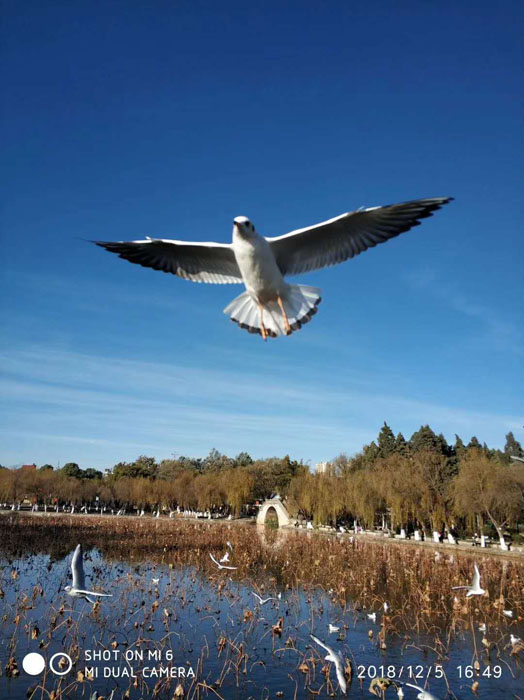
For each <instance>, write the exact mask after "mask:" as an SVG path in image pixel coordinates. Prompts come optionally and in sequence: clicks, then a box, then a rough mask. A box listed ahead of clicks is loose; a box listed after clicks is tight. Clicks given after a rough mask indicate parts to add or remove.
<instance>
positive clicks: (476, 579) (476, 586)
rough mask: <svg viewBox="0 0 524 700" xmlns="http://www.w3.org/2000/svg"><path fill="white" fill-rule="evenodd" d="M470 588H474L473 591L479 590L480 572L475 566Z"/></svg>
mask: <svg viewBox="0 0 524 700" xmlns="http://www.w3.org/2000/svg"><path fill="white" fill-rule="evenodd" d="M471 588H474V589H475V590H477V589H479V588H480V571H479V567H478V566H477V565H476V564H475V573H474V574H473V583H472V584H471Z"/></svg>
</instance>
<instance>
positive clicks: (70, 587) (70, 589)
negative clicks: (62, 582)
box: [64, 586, 73, 593]
mask: <svg viewBox="0 0 524 700" xmlns="http://www.w3.org/2000/svg"><path fill="white" fill-rule="evenodd" d="M72 590H73V586H66V587H65V588H64V591H66V592H67V593H69V591H72Z"/></svg>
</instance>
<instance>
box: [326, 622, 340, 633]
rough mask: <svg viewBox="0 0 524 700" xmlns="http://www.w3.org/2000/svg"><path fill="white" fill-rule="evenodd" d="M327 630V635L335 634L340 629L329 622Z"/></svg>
mask: <svg viewBox="0 0 524 700" xmlns="http://www.w3.org/2000/svg"><path fill="white" fill-rule="evenodd" d="M328 629H329V634H335V632H338V631H339V630H340V627H337V626H336V625H332V624H331V622H330V623H329V625H328Z"/></svg>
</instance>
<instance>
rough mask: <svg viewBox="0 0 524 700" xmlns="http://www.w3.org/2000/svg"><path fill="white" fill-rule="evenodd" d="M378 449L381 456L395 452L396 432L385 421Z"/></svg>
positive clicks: (379, 436) (379, 437)
mask: <svg viewBox="0 0 524 700" xmlns="http://www.w3.org/2000/svg"><path fill="white" fill-rule="evenodd" d="M378 450H379V456H380V457H389V455H391V454H393V453H394V452H395V434H394V433H393V431H392V430H391V428H390V427H389V425H388V424H387V423H386V422H385V421H384V425H383V426H382V428H381V429H380V433H379V435H378Z"/></svg>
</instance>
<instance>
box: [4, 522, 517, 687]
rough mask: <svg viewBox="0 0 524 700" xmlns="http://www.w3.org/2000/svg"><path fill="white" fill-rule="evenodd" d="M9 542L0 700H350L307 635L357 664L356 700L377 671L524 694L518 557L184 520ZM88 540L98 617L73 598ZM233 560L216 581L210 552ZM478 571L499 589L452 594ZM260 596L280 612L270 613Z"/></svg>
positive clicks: (84, 528) (34, 529) (86, 525)
mask: <svg viewBox="0 0 524 700" xmlns="http://www.w3.org/2000/svg"><path fill="white" fill-rule="evenodd" d="M0 537H1V543H2V544H1V557H2V558H1V574H0V589H1V594H0V595H2V598H1V605H2V608H3V613H2V618H1V627H0V634H1V642H0V643H1V655H2V673H3V675H2V677H0V696H1V697H6V698H13V700H15V699H16V700H21V699H22V698H25V697H26V693H28V695H27V697H32V698H42V699H43V698H46V699H48V698H49V699H51V700H59V699H60V698H62V699H64V698H74V699H75V700H76V699H77V698H81V697H86V698H90V697H92V696H93V693H94V692H95V691H97V692H98V693H99V694H100V696H102V697H105V698H109V697H112V698H113V700H117V699H118V698H137V699H138V698H146V697H158V698H165V699H166V700H167V699H169V700H171V699H172V698H176V697H185V698H206V697H210V698H211V697H213V698H217V697H218V698H225V699H227V700H229V699H230V698H276V697H285V698H302V697H304V698H305V697H307V698H314V697H328V696H329V695H331V694H337V693H338V692H339V690H338V684H337V679H336V676H335V672H334V669H333V664H330V663H328V662H326V661H325V660H324V659H323V656H322V654H321V650H319V649H318V648H314V647H315V645H314V644H312V642H311V638H310V633H313V634H315V635H316V636H317V637H319V638H320V639H323V640H324V641H327V642H328V644H330V645H331V646H333V647H336V648H337V649H338V650H340V652H341V653H342V654H343V658H344V659H345V664H346V677H347V680H348V697H372V696H371V695H370V694H369V688H370V684H371V681H372V680H373V677H374V676H388V674H389V677H390V678H391V677H396V678H397V679H398V678H399V676H398V674H399V673H402V674H404V675H403V678H402V680H409V677H408V675H406V674H412V678H411V680H412V681H414V682H415V683H418V684H419V685H421V686H422V685H424V684H425V682H426V678H427V679H428V687H429V688H430V689H431V692H432V693H434V694H435V696H436V697H438V698H444V697H450V698H462V697H468V696H470V695H471V693H472V692H473V691H474V692H476V693H477V694H478V695H479V697H485V698H490V700H496V699H497V698H511V697H513V698H518V697H519V694H518V693H519V691H518V688H519V685H521V682H522V678H521V675H520V674H521V664H522V656H521V654H522V649H521V648H519V646H518V644H517V645H515V644H512V643H511V639H512V638H511V635H513V639H515V638H516V637H523V636H524V628H523V618H524V601H523V595H522V591H523V587H524V567H523V565H522V564H521V563H520V562H519V561H518V560H511V559H500V558H496V557H490V556H480V555H477V553H475V554H476V555H477V556H475V559H473V558H472V557H471V556H467V555H461V554H458V553H456V554H455V553H453V554H450V553H449V552H447V551H442V552H438V551H437V552H435V551H432V550H431V551H426V550H420V549H418V548H410V547H405V546H402V544H395V543H391V542H389V543H387V544H386V543H376V544H375V543H367V542H362V541H359V539H358V538H354V539H353V540H352V541H350V539H349V537H339V538H336V537H324V536H322V535H319V534H317V533H307V534H306V533H295V532H293V531H287V532H283V531H275V530H273V529H271V528H257V527H256V526H254V525H240V524H234V523H233V524H227V523H213V524H211V523H210V524H208V523H205V522H191V521H184V520H182V519H173V520H168V519H159V520H156V519H155V520H151V519H138V518H99V517H96V516H90V517H82V516H74V517H71V516H60V517H55V516H52V515H51V516H46V517H42V518H31V517H27V516H24V515H7V516H2V517H1V518H0ZM78 542H81V543H82V544H83V548H84V551H85V552H86V561H85V571H86V577H87V579H88V580H89V582H90V585H91V586H94V587H95V588H96V589H97V590H103V591H106V592H109V593H112V594H113V597H112V598H108V599H104V600H103V601H102V602H100V603H97V604H96V605H94V606H92V605H90V604H88V603H86V602H84V601H75V600H72V599H71V598H69V597H68V596H67V595H66V594H65V592H64V588H65V586H66V585H67V583H69V582H70V563H71V554H72V551H73V549H74V547H75V546H76V544H77V543H78ZM228 542H229V545H230V547H228V544H227V543H228ZM227 551H230V553H231V556H230V560H231V562H232V563H233V565H234V566H235V567H236V569H234V570H218V569H217V567H216V566H215V564H214V563H213V562H212V560H211V558H210V556H209V555H210V554H213V555H214V556H216V557H220V556H222V555H223V554H224V553H225V552H227ZM475 562H477V563H478V566H479V568H480V571H481V576H482V585H483V588H484V589H485V590H486V595H485V596H478V597H474V598H470V599H466V598H465V596H464V594H463V593H464V592H461V591H458V592H455V591H451V588H452V586H459V585H464V584H466V583H469V582H470V581H471V576H472V571H473V566H474V563H475ZM253 592H256V593H258V594H260V595H262V596H264V597H271V598H274V600H271V601H268V602H267V603H266V604H264V605H260V604H259V602H258V601H257V599H256V597H255V596H253ZM509 611H511V617H508V615H507V613H508V612H509ZM329 625H333V626H334V627H338V628H339V629H338V630H337V632H336V633H330V628H329ZM481 630H485V631H481ZM29 651H39V652H40V653H42V655H43V656H44V657H45V658H46V659H47V660H49V658H50V657H51V655H53V654H55V653H57V652H59V651H65V652H66V653H67V654H69V655H70V656H71V659H72V660H73V664H74V665H73V667H72V669H71V670H70V671H69V672H68V673H66V674H65V675H64V676H56V675H55V674H53V673H52V672H49V671H46V672H45V673H44V675H43V676H42V677H38V678H31V677H30V676H27V675H26V674H25V673H24V672H23V671H22V659H23V656H24V655H25V654H26V653H28V652H29ZM93 651H98V652H104V653H105V654H109V658H105V659H104V658H103V657H100V658H98V659H96V658H95V660H93V656H92V654H91V655H90V654H89V653H88V652H90V653H91V652H93ZM141 654H142V655H143V656H142V658H141ZM150 654H152V657H150V656H149V655H150ZM126 655H127V656H126ZM127 657H129V658H127ZM126 659H127V660H126ZM93 668H95V669H98V671H97V673H98V675H96V674H93ZM401 668H402V669H404V670H403V671H402V672H401V671H400V669H401ZM107 669H109V671H108V670H107ZM151 669H153V674H152V672H151ZM161 669H164V670H163V671H161ZM166 669H167V670H166ZM169 669H175V672H176V675H165V674H171V673H174V672H172V671H170V670H169ZM180 669H182V670H185V673H182V672H181V671H180ZM189 669H191V671H192V672H191V673H190V672H189ZM408 669H409V670H408ZM66 670H67V669H66ZM131 672H132V673H131ZM104 673H110V676H108V677H104ZM155 673H156V674H158V673H164V675H163V676H159V675H155ZM395 674H396V675H395ZM428 674H429V675H428ZM360 676H361V677H360ZM374 688H375V690H377V688H378V686H377V685H375V686H374ZM472 688H473V690H472ZM112 692H113V695H111V693H112ZM377 692H378V694H379V697H380V696H384V697H386V698H387V697H393V698H394V697H396V695H395V691H394V689H393V688H392V687H390V688H389V690H385V689H384V690H377ZM405 693H406V694H405V697H406V698H408V699H409V698H410V697H416V693H415V691H412V690H411V691H410V690H409V689H407V688H406V689H405Z"/></svg>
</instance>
